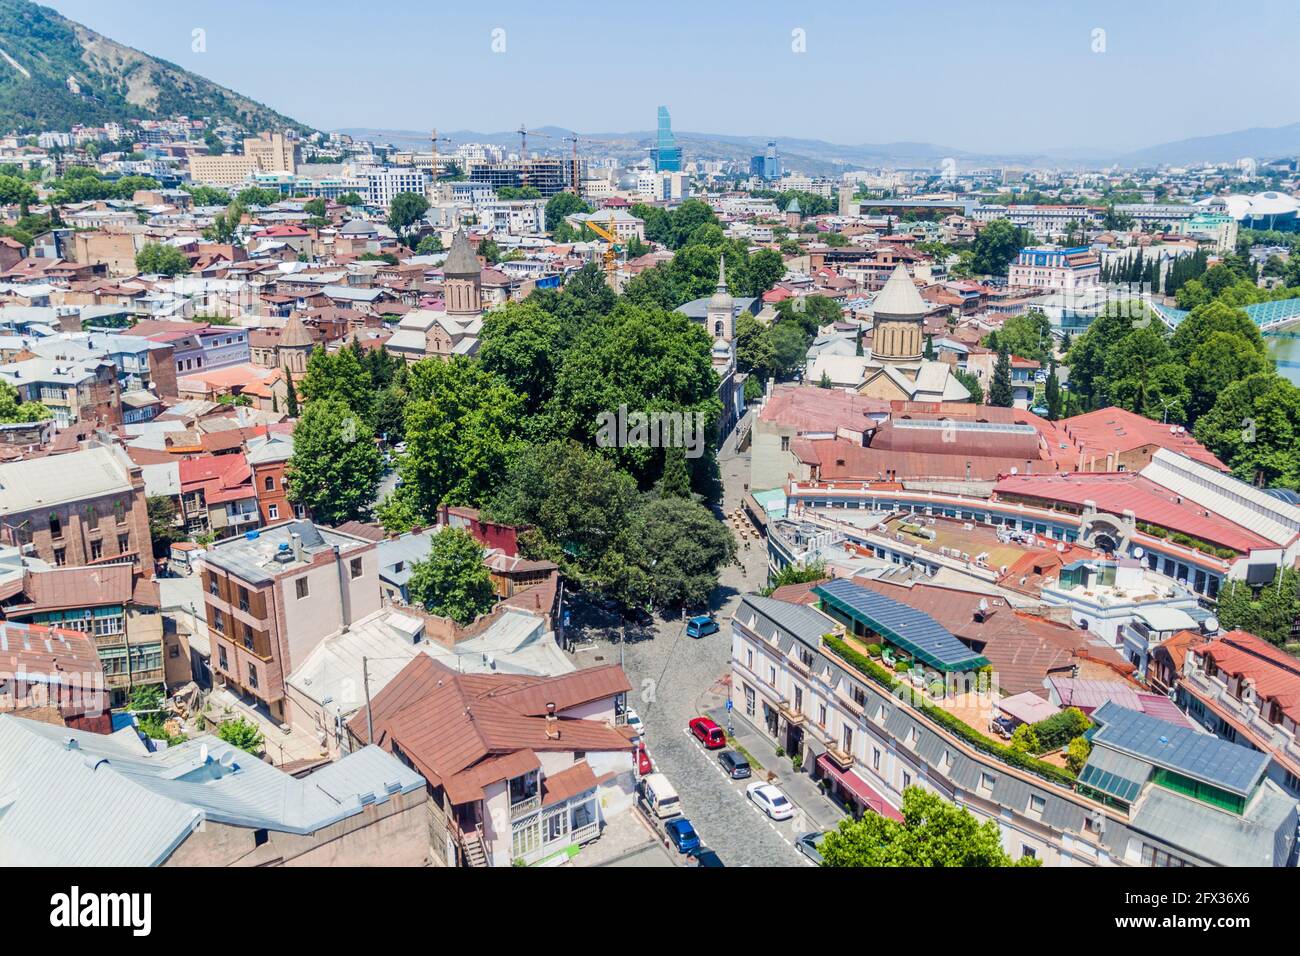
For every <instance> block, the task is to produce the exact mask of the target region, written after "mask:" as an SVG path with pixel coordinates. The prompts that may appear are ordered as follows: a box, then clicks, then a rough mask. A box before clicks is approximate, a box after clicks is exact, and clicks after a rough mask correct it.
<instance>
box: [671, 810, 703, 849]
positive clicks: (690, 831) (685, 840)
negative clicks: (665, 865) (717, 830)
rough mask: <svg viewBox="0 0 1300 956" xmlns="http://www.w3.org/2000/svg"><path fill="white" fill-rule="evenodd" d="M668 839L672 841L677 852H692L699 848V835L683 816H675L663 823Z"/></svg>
mask: <svg viewBox="0 0 1300 956" xmlns="http://www.w3.org/2000/svg"><path fill="white" fill-rule="evenodd" d="M664 829H665V830H667V831H668V839H670V840H672V841H673V846H675V847H677V852H678V853H694V852H695V851H696V850H698V849H699V848H700V835H699V834H698V833H696V832H695V827H693V826H691V821H690V820H687V819H686V818H685V817H677V818H676V819H674V820H669V821H668V822H667V823H666V824H664Z"/></svg>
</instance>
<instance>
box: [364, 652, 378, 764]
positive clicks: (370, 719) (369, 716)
mask: <svg viewBox="0 0 1300 956" xmlns="http://www.w3.org/2000/svg"><path fill="white" fill-rule="evenodd" d="M361 683H362V685H363V686H364V687H365V691H366V743H369V744H373V743H374V742H375V716H374V714H373V713H372V712H371V710H370V658H368V657H363V658H361Z"/></svg>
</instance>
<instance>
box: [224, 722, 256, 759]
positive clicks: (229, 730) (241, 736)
mask: <svg viewBox="0 0 1300 956" xmlns="http://www.w3.org/2000/svg"><path fill="white" fill-rule="evenodd" d="M217 736H218V737H219V738H221V739H222V740H224V741H225V742H226V743H228V744H230V745H231V746H232V747H238V748H239V749H240V750H243V751H244V752H246V753H250V754H253V755H254V756H257V755H258V754H260V753H261V752H262V744H263V742H264V740H265V738H264V737H263V736H262V732H261V731H260V730H258V729H257V724H255V723H253V722H252V721H249V720H245V719H244V718H243V717H236V718H235V719H234V720H227V721H225V722H224V723H222V724H220V725H218V726H217Z"/></svg>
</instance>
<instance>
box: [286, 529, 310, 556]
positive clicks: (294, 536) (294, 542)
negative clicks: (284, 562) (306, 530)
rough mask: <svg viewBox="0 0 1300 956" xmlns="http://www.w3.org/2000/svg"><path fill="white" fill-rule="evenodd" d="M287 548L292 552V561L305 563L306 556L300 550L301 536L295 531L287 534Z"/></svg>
mask: <svg viewBox="0 0 1300 956" xmlns="http://www.w3.org/2000/svg"><path fill="white" fill-rule="evenodd" d="M289 546H290V548H291V549H292V550H293V559H294V560H295V561H306V560H307V555H306V554H305V553H304V552H303V549H302V535H300V534H299V533H298V532H297V531H290V532H289Z"/></svg>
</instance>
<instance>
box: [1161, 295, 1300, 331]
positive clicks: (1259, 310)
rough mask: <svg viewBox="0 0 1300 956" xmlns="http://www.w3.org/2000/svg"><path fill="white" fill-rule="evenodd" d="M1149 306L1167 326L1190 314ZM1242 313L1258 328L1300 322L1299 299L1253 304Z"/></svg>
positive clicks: (1243, 307) (1181, 310)
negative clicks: (1279, 323)
mask: <svg viewBox="0 0 1300 956" xmlns="http://www.w3.org/2000/svg"><path fill="white" fill-rule="evenodd" d="M1151 306H1152V308H1154V309H1155V311H1156V312H1157V313H1158V314H1159V315H1160V316H1161V317H1162V318H1163V319H1164V320H1165V322H1166V323H1167V324H1169V325H1177V324H1178V323H1180V322H1182V321H1183V319H1185V318H1187V316H1188V315H1189V314H1190V313H1189V312H1188V311H1187V310H1186V309H1175V308H1173V307H1172V306H1167V305H1162V304H1161V303H1158V302H1153V303H1151ZM1242 311H1243V312H1245V313H1246V314H1247V315H1248V316H1250V319H1251V321H1252V322H1254V323H1255V324H1256V325H1258V326H1260V327H1264V326H1267V325H1272V324H1274V323H1277V322H1284V321H1290V320H1300V299H1275V300H1273V301H1272V302H1255V303H1253V304H1251V305H1246V306H1242Z"/></svg>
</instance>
